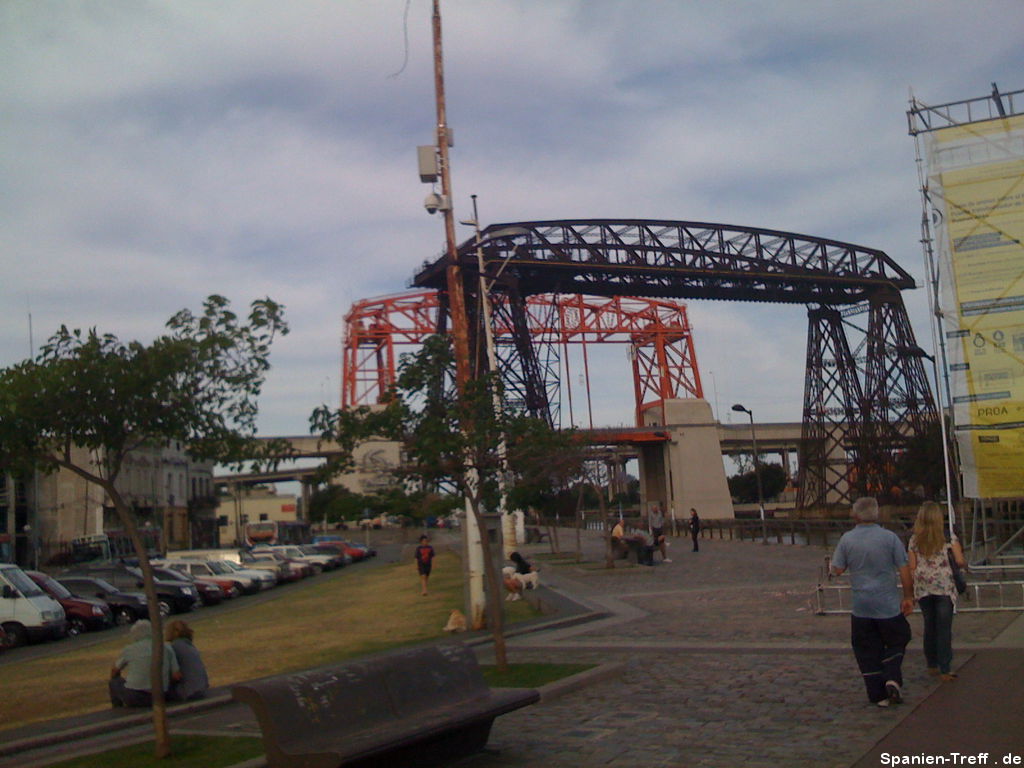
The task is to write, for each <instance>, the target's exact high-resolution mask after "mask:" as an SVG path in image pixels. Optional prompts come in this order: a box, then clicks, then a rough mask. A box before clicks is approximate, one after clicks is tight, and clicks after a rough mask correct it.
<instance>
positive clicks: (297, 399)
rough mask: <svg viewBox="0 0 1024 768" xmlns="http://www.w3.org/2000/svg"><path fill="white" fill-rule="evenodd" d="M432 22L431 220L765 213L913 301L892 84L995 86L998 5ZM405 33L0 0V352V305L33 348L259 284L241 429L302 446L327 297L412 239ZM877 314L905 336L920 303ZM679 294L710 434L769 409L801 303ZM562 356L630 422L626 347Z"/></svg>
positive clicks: (424, 56) (378, 8) (1000, 30)
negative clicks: (253, 410) (868, 264)
mask: <svg viewBox="0 0 1024 768" xmlns="http://www.w3.org/2000/svg"><path fill="white" fill-rule="evenodd" d="M443 12H444V23H445V30H444V45H445V59H446V81H447V89H448V116H449V122H450V124H451V125H452V126H453V128H454V131H455V139H456V146H455V148H454V149H453V152H452V164H453V173H454V191H455V203H456V213H457V215H459V216H460V217H462V218H465V217H468V216H469V214H470V207H469V195H470V194H473V193H475V194H477V195H479V200H480V206H481V219H482V222H483V223H484V224H485V225H486V224H489V223H494V222H502V221H520V220H535V219H561V218H599V217H600V218H605V217H607V218H654V219H680V220H690V221H709V222H722V223H729V224H736V225H746V226H759V227H770V228H774V229H781V230H788V231H793V232H799V233H806V234H812V235H818V236H823V237H829V238H834V239H838V240H847V241H851V242H855V243H858V244H860V245H864V246H869V247H873V248H880V249H882V250H885V251H886V252H888V253H889V254H890V255H891V256H892V257H893V258H894V259H896V260H897V261H898V262H899V263H900V264H901V265H902V266H903V267H904V268H906V269H908V270H909V271H910V272H911V273H913V274H914V275H915V276H916V277H917V279H918V282H919V283H920V282H922V281H923V268H922V257H921V249H920V244H919V242H918V240H919V221H920V216H921V213H920V202H919V196H918V191H917V173H916V169H915V165H914V144H913V140H912V139H911V138H910V137H909V136H908V135H907V126H906V118H905V111H906V108H907V102H908V96H909V89H910V88H913V89H914V92H915V94H916V95H917V96H918V98H920V99H922V100H924V101H926V102H929V103H942V102H946V101H953V100H958V99H964V98H971V97H976V96H982V95H984V94H986V93H987V92H988V91H989V90H990V84H991V83H992V82H993V81H996V82H998V83H999V85H1000V87H1001V88H1002V89H1003V90H1015V89H1019V88H1021V87H1024V82H1022V81H1021V73H1022V72H1024V47H1022V46H1021V36H1022V32H1024V5H1022V4H1021V3H1020V2H1019V0H1006V1H1005V2H991V1H986V2H980V3H973V4H970V5H968V4H966V3H963V2H942V1H941V0H929V1H927V2H925V1H924V0H921V1H920V2H898V1H897V2H893V1H892V0H885V1H878V2H871V1H860V2H847V3H823V2H812V1H811V0H807V1H806V2H796V1H791V2H782V1H780V0H772V2H760V3H758V2H752V1H741V0H734V1H729V0H717V1H716V2H653V1H652V2H639V1H634V2H621V1H616V2H613V1H611V0H609V1H606V2H600V1H598V2H594V1H593V0H588V1H586V2H584V1H582V0H581V1H579V2H567V1H565V2H561V1H559V0H543V1H541V0H537V1H535V2H530V1H526V0H524V1H521V2H513V1H511V0H493V1H492V2H484V1H482V0H476V1H473V2H471V1H470V0H445V2H444V5H443ZM405 18H406V2H405V0H374V1H373V2H365V1H363V0H337V1H335V2H313V1H311V0H290V1H289V2H259V1H257V0H244V1H243V0H219V1H218V2H216V3H210V2H199V1H198V0H194V1H193V0H176V1H175V2H173V3H166V2H143V1H141V0H123V1H121V2H117V1H114V0H108V1H106V2H102V1H101V2H93V3H67V2H48V1H47V0H21V1H19V0H14V1H13V2H12V1H9V2H7V3H4V4H3V5H2V6H0V200H2V205H0V259H2V273H3V280H2V281H0V306H2V307H3V308H4V315H3V322H2V324H0V366H5V365H10V364H13V363H15V362H18V361H19V360H21V359H23V358H25V357H26V356H27V355H28V353H29V323H28V316H29V313H31V317H32V327H33V334H34V341H35V344H36V346H37V347H38V346H39V345H40V344H41V343H42V342H43V341H44V340H45V338H46V337H48V336H49V335H50V334H51V333H52V332H53V331H55V330H56V329H57V328H58V327H59V326H60V325H61V324H62V323H63V324H67V325H69V326H72V327H83V328H85V327H92V326H96V327H97V328H98V329H100V330H101V331H104V332H111V333H114V334H116V335H118V336H120V337H122V338H126V339H129V338H142V339H146V338H150V337H152V336H154V335H156V334H158V333H159V332H160V330H161V328H162V324H163V323H164V322H165V321H166V319H167V318H169V317H170V316H171V315H172V314H173V313H174V312H175V311H177V310H178V309H180V308H181V307H184V306H189V307H192V308H196V307H198V306H199V305H200V303H201V301H202V299H203V297H205V296H206V295H208V294H210V293H222V294H224V295H226V296H228V297H229V298H230V299H231V300H232V301H233V302H234V304H235V306H236V308H242V307H244V306H245V305H246V304H247V303H248V302H249V301H250V300H252V299H254V298H258V297H261V296H264V295H269V296H271V297H273V298H274V299H276V300H278V301H280V302H282V303H284V304H285V305H286V306H287V312H288V318H289V321H290V323H291V326H292V334H291V335H290V336H288V337H287V338H285V339H283V340H282V341H281V342H280V343H278V344H277V345H276V346H275V349H274V352H273V355H272V363H273V365H274V370H273V372H272V374H271V376H270V379H269V381H268V385H267V387H266V388H265V395H264V398H263V401H262V414H261V431H262V432H263V433H265V434H297V433H304V432H305V431H306V430H307V418H308V415H309V413H310V411H311V410H312V409H313V408H314V407H315V406H316V405H317V404H319V403H320V402H322V401H325V400H326V401H327V402H329V403H332V404H337V401H338V390H339V386H340V365H341V355H340V343H341V334H342V316H343V315H344V314H345V312H346V311H347V310H348V308H349V306H350V304H351V303H352V302H353V301H355V300H358V299H363V298H368V297H372V296H375V295H379V294H384V293H392V292H398V291H402V290H404V289H405V288H406V287H407V285H408V282H409V280H410V278H411V276H412V274H413V272H414V270H415V269H416V268H417V267H418V265H420V264H421V263H422V262H423V260H425V259H430V258H434V257H435V256H436V254H437V253H438V252H439V251H440V250H441V248H442V242H443V230H442V223H441V220H440V219H439V218H437V217H430V216H428V215H427V214H426V213H425V212H424V210H423V207H422V199H423V197H424V195H425V194H426V193H427V192H428V191H429V188H428V186H426V185H422V184H420V183H419V180H418V177H417V172H416V162H415V147H416V145H418V144H428V143H430V142H431V141H432V136H433V130H434V124H435V115H434V94H433V72H432V59H431V56H432V48H431V39H430V5H429V2H428V0H412V2H411V3H410V4H409V7H408V17H407V18H408V25H407V27H406V26H405V24H404V21H405ZM406 33H407V35H408V49H407V50H406V48H405V36H406ZM396 73H398V74H396ZM462 234H463V235H465V236H467V237H468V236H469V234H470V233H469V232H468V231H465V232H463V233H462ZM905 300H906V301H907V303H908V305H909V307H910V309H911V312H912V319H913V321H914V323H915V330H916V333H917V335H918V338H919V341H920V343H921V345H922V346H923V347H925V348H926V349H930V348H931V335H930V332H929V330H928V327H927V315H926V311H925V297H924V295H923V291H920V290H918V291H915V292H913V294H909V295H907V296H905ZM689 306H690V318H691V321H692V323H693V325H694V337H695V342H696V345H697V358H698V362H699V365H700V367H701V370H702V371H703V373H704V383H705V388H706V395H707V398H708V400H709V401H712V404H713V405H714V404H715V403H714V401H715V400H717V401H718V405H719V407H720V408H721V409H722V418H723V420H729V417H730V416H731V415H732V414H731V413H729V410H728V408H729V405H730V404H731V403H733V402H743V403H745V404H746V405H747V406H748V407H751V408H752V409H753V410H754V413H755V416H756V418H757V419H758V420H759V421H772V420H779V421H781V420H787V421H788V420H793V421H795V420H799V418H800V410H801V403H802V393H803V362H804V352H805V349H804V346H805V334H806V315H805V312H804V309H803V308H802V307H793V306H764V305H754V304H730V303H724V302H691V303H690V305H689ZM592 363H593V370H592V372H591V380H592V389H593V395H594V402H593V410H594V416H595V422H596V423H598V424H625V423H629V422H630V421H631V419H632V385H631V381H630V373H629V367H628V361H627V357H626V352H625V349H624V348H622V347H615V348H614V349H612V350H608V351H606V352H605V353H604V354H601V355H598V356H597V358H596V359H595V358H592ZM576 370H578V367H577V368H576ZM574 386H577V387H578V382H574ZM575 397H576V398H577V406H576V414H577V419H578V418H579V414H580V412H581V408H580V406H579V398H580V397H581V395H580V394H578V393H577V394H576V395H575Z"/></svg>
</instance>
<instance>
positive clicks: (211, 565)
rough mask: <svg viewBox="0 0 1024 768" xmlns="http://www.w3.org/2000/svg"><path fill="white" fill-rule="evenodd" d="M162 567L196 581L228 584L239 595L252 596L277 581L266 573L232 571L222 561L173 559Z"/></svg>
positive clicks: (165, 561)
mask: <svg viewBox="0 0 1024 768" xmlns="http://www.w3.org/2000/svg"><path fill="white" fill-rule="evenodd" d="M163 564H164V566H165V567H167V568H173V569H174V570H175V571H179V572H180V573H187V574H190V575H191V576H194V577H195V578H197V579H213V580H215V581H216V582H217V583H218V584H220V585H221V588H222V589H223V588H224V586H225V585H228V584H230V585H231V586H232V588H233V589H236V590H237V591H238V593H239V594H243V595H252V594H255V593H256V592H259V591H260V590H261V589H264V588H266V587H264V585H266V586H267V587H272V586H274V585H275V584H276V583H277V580H276V579H275V578H274V577H273V576H272V575H270V574H269V573H267V572H266V571H245V570H244V569H243V570H239V571H236V570H234V569H233V568H232V567H231V565H229V563H228V562H226V561H224V560H207V561H203V560H191V559H186V558H175V559H173V560H172V559H170V558H168V559H167V560H164V563H163Z"/></svg>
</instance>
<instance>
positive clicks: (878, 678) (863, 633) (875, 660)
mask: <svg viewBox="0 0 1024 768" xmlns="http://www.w3.org/2000/svg"><path fill="white" fill-rule="evenodd" d="M909 642H910V624H909V623H908V622H907V617H906V616H904V615H903V614H902V613H901V614H897V615H896V616H893V617H892V618H889V619H867V618H864V617H862V616H851V617H850V643H851V644H852V645H853V655H854V657H856V659H857V666H858V667H860V672H861V674H862V675H863V676H864V687H865V688H867V692H868V699H870V700H871V701H872V702H879V701H882V699H885V698H886V691H885V684H886V683H887V682H889V681H890V680H891V681H893V682H895V683H897V684H898V685H900V686H901V687H902V686H903V653H904V651H905V650H906V648H907V644H908V643H909Z"/></svg>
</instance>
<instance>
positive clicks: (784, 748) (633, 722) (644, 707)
mask: <svg viewBox="0 0 1024 768" xmlns="http://www.w3.org/2000/svg"><path fill="white" fill-rule="evenodd" d="M682 543H683V542H682V540H677V541H676V546H675V547H673V548H672V549H671V550H670V556H671V557H672V559H673V562H671V563H665V564H659V565H658V566H656V567H654V568H645V567H635V566H627V565H625V564H623V563H622V562H621V561H620V562H619V563H617V567H616V568H615V569H614V571H611V572H609V571H607V570H605V569H603V568H601V567H596V568H595V567H594V565H593V561H594V560H599V559H600V551H601V541H600V540H599V539H598V538H597V536H596V535H588V536H587V537H586V538H585V541H584V547H583V549H584V553H585V559H586V560H589V561H591V562H589V563H587V562H585V563H584V564H582V565H577V564H575V563H571V564H556V563H557V562H558V561H554V560H547V559H546V558H545V557H544V554H543V553H544V550H543V548H542V547H537V546H534V547H533V548H532V552H531V553H530V554H532V555H533V557H534V558H535V560H536V561H537V562H538V563H539V564H540V567H541V575H542V579H543V580H544V581H545V582H546V583H548V584H550V585H552V587H553V588H554V589H556V590H559V591H564V592H565V593H566V594H569V595H572V596H573V597H574V598H578V599H582V600H584V601H586V602H588V603H590V604H591V605H593V606H594V607H596V608H601V607H604V608H608V609H610V610H612V611H614V613H615V614H616V615H615V616H614V617H613V618H610V619H606V620H602V621H598V622H593V623H590V624H584V625H580V626H576V627H571V628H568V629H562V630H553V631H549V632H540V633H535V634H531V635H527V636H525V637H522V638H516V639H514V640H513V641H511V643H510V650H509V658H510V660H511V661H512V662H517V661H568V660H571V661H583V662H590V663H595V664H597V663H602V662H609V661H617V662H624V663H625V664H626V669H625V672H624V673H623V675H622V676H621V678H619V679H611V680H607V681H605V682H602V683H599V684H596V685H593V686H590V687H587V688H585V689H582V690H579V691H576V692H574V693H571V694H568V695H566V696H564V697H561V698H559V699H557V700H555V701H551V702H545V703H543V704H541V705H538V706H534V707H529V708H526V709H524V710H520V711H518V712H515V713H512V714H509V715H505V716H503V717H501V718H499V719H498V720H497V721H496V723H495V726H494V730H493V732H492V736H491V740H490V742H489V744H488V750H487V751H486V752H484V753H482V754H480V755H476V756H474V757H472V758H470V759H468V760H466V761H465V762H464V763H463V764H460V765H464V766H465V768H513V767H515V768H518V767H520V766H523V767H525V766H552V767H554V768H560V767H561V766H566V767H568V766H582V765H602V766H620V767H622V768H625V767H626V766H739V765H742V766H744V767H745V768H758V767H760V766H794V767H800V766H815V767H816V768H817V767H819V766H849V765H851V764H853V763H854V762H856V761H857V760H858V759H859V758H860V757H861V756H862V755H863V754H864V753H865V752H867V751H868V750H870V749H871V748H872V747H873V746H874V745H875V744H876V743H877V742H878V741H879V740H880V739H882V738H883V737H884V736H885V735H886V734H887V733H889V732H890V731H891V730H892V728H893V727H894V725H895V724H896V723H898V722H899V721H900V720H901V719H902V718H903V717H906V716H907V714H909V712H910V711H912V709H913V707H914V705H915V702H919V701H921V700H922V699H923V698H924V697H925V696H926V695H927V694H928V693H930V692H931V691H933V690H934V689H935V688H936V687H937V685H938V684H937V683H936V682H935V679H934V678H931V677H928V676H927V675H926V673H925V670H924V661H923V656H922V654H921V652H920V643H921V641H920V637H921V626H920V617H918V616H915V617H913V618H912V620H911V624H912V626H913V628H914V638H915V639H914V640H913V641H912V643H911V646H910V647H909V648H908V654H907V660H906V663H905V665H904V676H905V689H906V699H907V702H906V703H905V704H904V705H903V706H900V707H896V708H892V709H880V708H878V707H875V706H873V705H871V704H869V703H868V701H867V698H866V696H865V693H864V689H863V685H862V683H861V679H860V674H859V672H858V670H857V667H856V664H855V662H854V660H853V654H852V652H851V651H850V649H849V640H848V635H849V618H848V617H847V616H818V615H815V613H814V605H813V595H814V589H815V586H816V584H817V581H818V578H819V574H820V571H821V566H822V565H823V564H824V562H825V557H826V554H827V552H826V550H825V549H824V548H822V547H813V546H812V547H804V546H791V545H776V544H772V545H768V546H764V545H760V544H755V543H751V542H732V541H718V540H714V541H702V543H701V551H700V552H699V553H692V552H690V551H688V550H689V547H688V546H687V547H686V548H685V549H683V548H682V547H681V546H680V545H681V544H682ZM686 543H687V544H688V542H686ZM563 546H564V542H563ZM1016 616H1017V614H1016V613H999V614H960V615H959V616H958V617H957V619H956V624H955V626H954V643H955V645H959V646H961V647H963V646H964V645H966V644H970V643H984V642H987V641H990V640H992V639H993V638H994V637H995V636H996V635H998V634H999V632H1000V631H1002V629H1004V628H1005V627H1006V626H1007V625H1008V624H1009V623H1010V622H1011V621H1012V620H1013V619H1014V618H1016ZM969 657H970V653H969V651H966V650H961V651H960V653H959V654H958V656H957V659H956V663H962V662H964V661H966V660H967V659H968V658H969Z"/></svg>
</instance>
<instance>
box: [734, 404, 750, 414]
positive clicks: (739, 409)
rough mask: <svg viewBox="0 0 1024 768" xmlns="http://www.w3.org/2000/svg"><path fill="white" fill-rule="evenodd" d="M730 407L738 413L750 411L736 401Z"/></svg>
mask: <svg viewBox="0 0 1024 768" xmlns="http://www.w3.org/2000/svg"><path fill="white" fill-rule="evenodd" d="M732 409H733V410H734V411H739V412H740V413H750V411H748V410H747V409H746V408H744V407H743V406H742V405H740V404H739V403H736V405H734V406H733V407H732Z"/></svg>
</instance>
